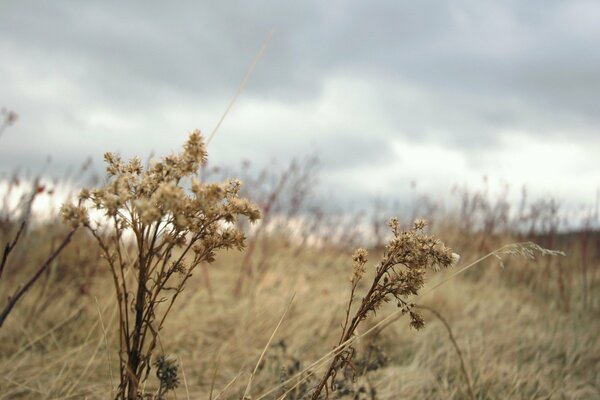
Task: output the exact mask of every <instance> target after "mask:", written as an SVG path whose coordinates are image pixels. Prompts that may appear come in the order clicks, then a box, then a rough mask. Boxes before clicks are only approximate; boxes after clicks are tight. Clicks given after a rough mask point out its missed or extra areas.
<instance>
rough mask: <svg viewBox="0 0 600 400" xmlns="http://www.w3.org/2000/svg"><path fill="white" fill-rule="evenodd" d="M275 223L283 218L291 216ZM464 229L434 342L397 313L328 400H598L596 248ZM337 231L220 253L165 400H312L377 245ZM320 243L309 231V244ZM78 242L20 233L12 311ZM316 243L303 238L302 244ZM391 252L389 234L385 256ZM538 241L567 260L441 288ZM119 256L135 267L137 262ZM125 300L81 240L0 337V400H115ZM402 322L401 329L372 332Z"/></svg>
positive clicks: (179, 317)
mask: <svg viewBox="0 0 600 400" xmlns="http://www.w3.org/2000/svg"><path fill="white" fill-rule="evenodd" d="M284 175H285V174H284ZM305 178H306V177H304V178H302V179H305ZM255 184H257V185H258V183H255ZM293 187H297V185H296V184H294V186H293ZM274 188H275V189H271V190H272V191H271V192H269V191H268V190H267V191H266V194H265V193H264V192H262V194H261V192H260V191H255V193H254V195H253V194H252V187H250V188H249V189H248V197H249V198H250V199H252V197H253V196H254V197H255V198H256V200H255V201H257V202H258V204H259V205H260V206H261V208H262V214H263V218H264V220H266V221H268V218H269V208H271V207H274V205H275V204H274V203H276V201H275V200H274V198H278V199H284V198H288V199H289V198H290V197H291V198H294V196H293V195H289V196H284V195H283V192H285V190H287V189H285V188H284V187H283V186H282V185H274ZM255 189H256V188H255ZM290 190H292V189H290ZM273 193H276V194H277V195H276V196H274V195H273ZM288 194H289V193H288ZM261 196H262V197H261ZM261 199H262V200H261ZM269 199H271V202H269V201H268V200H269ZM252 200H254V199H252ZM280 202H283V200H280ZM292 203H293V202H292ZM288 209H289V208H288ZM488 210H489V207H488ZM463 211H464V210H463ZM278 212H279V215H285V213H283V209H280V210H279V211H278ZM457 213H458V211H457ZM490 215H491V214H490ZM18 216H19V214H15V218H13V219H11V218H10V215H7V216H5V219H4V221H3V225H2V237H1V239H2V243H9V242H11V241H12V240H13V238H14V237H15V235H16V233H17V230H18V228H19V223H18V221H19V218H17V217H18ZM20 216H21V217H22V214H21V215H20ZM424 217H427V216H426V215H425V216H424ZM466 217H467V215H446V217H445V218H444V219H438V220H434V221H432V225H431V230H432V231H433V232H434V233H435V234H436V235H437V236H438V237H439V238H440V239H442V241H444V242H445V243H446V244H447V245H448V246H450V247H451V248H452V251H455V252H457V253H459V254H460V256H461V259H460V262H459V263H458V265H456V266H454V267H452V268H450V269H446V270H443V271H441V272H428V273H427V283H426V284H425V287H424V288H423V289H422V290H421V291H420V293H421V294H420V295H419V296H416V297H412V299H413V301H414V302H415V303H416V305H417V306H419V307H423V308H421V313H422V315H423V317H424V318H425V321H426V325H425V327H424V328H423V329H421V330H418V331H417V330H415V329H413V328H411V327H410V326H409V318H408V317H407V316H406V315H404V316H402V315H401V314H398V313H397V310H398V308H397V307H396V304H395V302H390V303H388V304H384V305H383V306H382V307H381V308H379V309H378V310H377V312H376V314H375V315H372V314H369V316H368V318H367V319H365V320H364V321H363V322H362V324H361V325H360V326H359V328H358V329H357V331H356V332H355V335H359V336H361V340H359V341H357V342H356V343H353V344H352V348H353V349H354V351H355V354H354V356H353V358H352V359H351V360H350V362H349V363H348V364H347V365H346V367H347V368H346V369H345V370H343V369H340V370H339V371H337V372H338V373H337V375H336V377H335V379H336V380H335V382H336V386H337V390H336V391H335V392H331V393H330V398H348V399H400V398H410V399H413V398H414V399H423V398H442V399H463V398H469V397H474V398H478V399H497V398H505V399H593V398H598V397H600V370H599V368H598V365H600V335H598V332H599V331H600V318H598V317H599V316H600V258H599V254H598V245H599V244H598V241H599V236H598V234H597V233H594V232H592V231H589V230H588V231H586V230H584V231H580V232H575V233H572V234H569V235H566V234H560V233H558V232H556V231H553V230H549V231H544V232H541V230H539V229H538V230H537V231H536V230H532V231H530V232H528V233H527V234H524V233H521V234H516V233H514V232H513V233H510V229H508V228H510V227H507V226H504V225H503V226H500V227H498V226H492V227H490V226H483V227H478V228H476V227H473V226H468V224H461V223H458V222H457V221H459V220H462V221H465V220H466ZM271 218H272V220H274V219H275V218H274V217H273V216H271ZM357 218H358V217H357ZM438 218H441V217H439V215H438ZM473 218H475V219H476V218H478V217H473ZM327 223H328V224H331V225H333V226H331V225H330V226H328V227H329V228H330V229H331V231H330V235H329V236H331V237H332V236H337V237H338V239H337V240H336V241H333V240H330V241H328V240H322V241H320V242H318V243H317V242H315V241H314V240H312V241H310V240H301V239H302V235H300V239H299V236H298V234H295V235H291V234H290V233H289V231H286V230H284V229H283V228H281V227H279V228H278V227H275V228H272V229H261V228H255V229H253V230H252V231H251V233H250V235H249V239H248V247H247V249H246V250H245V252H238V251H235V250H229V251H222V252H219V253H218V254H217V258H216V261H215V262H214V263H212V264H210V265H208V264H202V265H201V266H200V267H199V268H198V269H197V270H196V271H195V272H194V276H193V277H192V278H191V279H190V280H189V282H188V284H187V287H186V288H185V290H184V291H183V292H182V293H181V295H180V296H179V298H178V299H177V302H176V303H175V307H174V308H173V310H172V311H171V313H170V314H169V319H168V320H167V323H166V324H165V325H164V327H163V329H162V330H161V331H160V332H159V334H158V345H157V346H156V351H155V353H154V356H153V357H156V356H157V355H158V354H166V355H168V356H169V357H171V359H173V360H175V361H176V364H177V365H178V369H177V376H178V379H179V380H178V383H179V384H178V385H177V388H176V389H175V390H173V391H168V392H166V393H165V394H163V395H162V396H163V397H164V398H178V399H187V398H189V399H209V398H212V399H216V398H221V399H240V398H242V396H243V394H244V392H245V391H246V390H247V391H246V398H248V399H262V398H264V399H277V398H290V399H301V398H309V397H308V396H309V394H310V391H311V389H312V388H314V386H315V385H316V384H317V383H318V381H319V379H320V378H321V376H322V374H323V370H324V369H325V367H326V366H327V363H318V364H317V365H313V363H314V362H315V361H317V360H319V359H321V357H323V356H324V355H326V354H328V353H329V352H330V351H331V350H332V349H333V348H334V347H335V346H336V345H337V344H338V341H339V336H340V332H341V326H342V324H343V322H344V315H345V312H346V308H347V304H348V298H349V295H350V277H351V276H352V274H353V272H352V271H353V262H352V252H353V250H354V247H357V246H359V245H360V242H361V240H365V241H367V239H366V238H364V233H363V235H362V236H361V235H358V234H357V235H352V226H351V225H352V224H350V225H343V224H341V223H339V222H338V225H337V226H336V225H335V222H331V221H329V222H327ZM323 224H325V222H323ZM375 225H376V224H375ZM375 225H374V226H375ZM463 225H464V226H463ZM534 225H535V224H534ZM259 226H260V225H259ZM325 228H326V227H325V226H322V225H321V226H316V225H315V226H313V227H312V228H311V229H313V230H314V231H313V232H312V233H313V234H315V233H316V232H317V231H318V230H319V229H321V231H323V229H325ZM486 229H487V231H486ZM68 232H69V229H68V226H67V225H65V224H63V223H62V222H60V221H58V220H50V221H47V222H46V223H44V224H41V225H40V224H38V225H35V224H32V225H31V226H30V227H28V228H27V229H26V230H25V231H24V232H23V233H22V237H21V238H20V240H19V241H18V242H17V244H16V246H15V247H14V249H13V250H12V252H11V253H10V257H9V259H8V262H7V263H6V266H5V269H4V271H3V275H2V276H1V279H0V292H1V293H3V297H4V298H6V297H7V295H8V294H11V293H13V292H14V291H15V290H16V289H17V287H18V285H20V284H22V283H23V282H25V281H26V280H27V279H29V277H31V276H32V275H33V273H34V272H35V271H36V270H37V268H39V266H40V265H42V264H43V262H44V260H45V259H46V258H47V257H48V255H49V254H50V253H51V250H52V249H56V248H57V246H58V245H59V244H60V243H61V242H62V240H63V238H64V237H65V236H66V235H67V233H68ZM331 232H335V235H333V234H332V233H331ZM310 234H311V232H308V233H306V232H305V235H306V237H304V239H307V237H308V236H310ZM344 235H346V236H344ZM313 236H314V235H313ZM367 236H368V235H367ZM313 239H314V237H313ZM388 239H389V235H384V234H381V240H382V241H385V240H388ZM529 239H533V240H535V241H536V242H538V243H539V244H540V245H542V246H543V247H548V248H553V249H557V250H562V251H564V252H565V253H566V256H564V257H562V256H553V257H550V256H547V257H542V256H537V257H536V259H535V260H530V259H527V258H523V257H518V256H510V255H504V256H502V261H503V268H501V264H500V262H499V260H497V259H496V258H495V257H490V258H488V259H486V260H484V261H483V262H481V263H479V264H477V265H476V266H475V267H473V268H472V269H469V270H466V271H465V272H464V273H461V274H460V275H458V276H456V277H453V278H452V279H449V280H448V281H445V279H446V278H448V277H450V276H451V275H452V274H454V273H456V272H457V271H459V270H460V269H461V267H462V266H464V265H467V264H468V263H469V262H471V261H474V260H476V259H478V258H479V257H481V256H484V255H486V254H488V253H490V252H491V251H493V250H495V249H498V248H501V247H502V246H504V245H506V244H508V243H513V242H522V241H524V240H529ZM369 247H370V249H369V252H370V253H371V254H370V261H369V262H367V264H366V272H365V275H364V278H363V279H362V280H361V281H360V282H359V283H358V285H357V292H356V297H357V298H358V299H359V300H360V298H361V295H364V293H365V291H366V290H367V289H368V286H369V282H370V281H371V280H372V278H373V275H374V271H375V264H376V260H378V259H379V258H380V257H381V255H382V252H383V247H382V243H381V242H378V241H374V240H373V237H371V238H370V239H369ZM125 251H127V252H128V253H129V254H130V255H131V256H133V258H135V254H136V250H135V247H134V246H129V247H126V248H125ZM127 271H128V272H127ZM133 271H135V268H134V269H131V268H130V269H128V270H126V274H129V275H128V276H125V279H126V280H127V281H128V282H130V284H134V282H135V281H136V278H135V275H134V273H133ZM439 283H443V284H441V285H440V286H437V284H439ZM167 290H168V289H167ZM292 298H293V301H292ZM115 299H116V298H115V294H114V286H113V281H112V279H111V274H110V273H109V268H108V265H107V263H106V261H105V260H104V259H102V257H101V250H100V248H99V247H98V245H97V243H96V241H95V240H94V239H93V238H92V237H91V235H90V234H89V233H88V232H87V231H85V230H83V229H80V230H78V231H76V233H75V235H74V236H73V240H72V242H71V243H70V244H69V245H68V246H67V247H66V248H65V250H64V251H63V252H62V253H61V254H60V255H59V256H58V257H57V258H56V260H54V261H53V262H52V263H51V264H50V266H49V268H48V269H46V270H45V271H44V273H43V274H42V275H41V277H40V278H39V279H38V280H37V281H36V282H35V284H34V285H33V287H32V288H31V289H30V290H28V291H27V292H26V293H25V295H24V296H23V297H22V298H21V299H20V301H19V302H18V303H17V304H16V305H15V308H14V309H13V311H12V312H11V313H10V315H9V316H8V318H7V319H6V321H5V323H4V324H3V325H2V326H1V328H0V370H1V371H2V372H1V373H0V376H1V379H0V393H1V395H0V398H2V399H26V398H27V399H29V398H31V399H33V398H35V399H63V398H78V399H79V398H80V399H84V398H87V399H108V398H114V397H115V396H116V390H117V385H118V381H119V356H118V349H119V336H118V332H119V313H118V311H117V310H118V305H117V302H116V301H115ZM290 301H292V302H291V303H290ZM3 306H4V305H3ZM130 306H131V307H132V308H133V303H132V304H131V305H130ZM353 307H354V308H356V304H355V305H354V306H353ZM354 308H353V309H354ZM393 313H396V315H397V316H398V318H392V319H391V320H389V321H388V322H386V323H384V324H383V325H379V326H378V327H377V328H375V329H371V328H373V327H375V325H376V324H377V323H378V322H379V321H382V320H383V319H385V318H386V317H388V316H390V315H392V314H393ZM282 316H283V319H282V320H281V324H280V325H278V322H279V321H280V319H281V318H282ZM277 326H278V328H276V327H277ZM367 331H370V332H369V334H367V335H364V336H363V335H362V334H363V333H364V332H367ZM272 334H274V335H273V337H272V340H271V341H270V337H271V335H272ZM449 334H450V335H451V337H452V340H451V339H450V336H449ZM267 344H269V346H268V348H266V345H267ZM265 348H266V352H265V353H264V356H263V357H262V359H261V362H260V363H259V364H257V362H258V360H259V357H260V356H261V353H262V352H263V350H264V349H265ZM459 354H460V356H459ZM326 361H327V360H326ZM255 368H256V370H255ZM253 371H255V373H254V374H253ZM353 375H354V376H353ZM465 375H466V376H465ZM147 376H148V379H147V380H145V381H144V382H143V384H142V385H141V388H142V389H143V391H144V392H145V393H147V394H148V396H149V398H158V397H152V395H153V394H154V393H156V392H157V390H159V386H160V385H159V380H158V379H157V378H156V376H155V369H154V368H153V369H152V370H151V371H150V372H149V374H148V375H147ZM249 380H251V381H252V384H251V385H248V383H249ZM296 384H298V385H297V386H296V387H295V385H296ZM324 394H325V391H323V395H324ZM282 396H284V397H282Z"/></svg>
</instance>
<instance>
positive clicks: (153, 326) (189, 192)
mask: <svg viewBox="0 0 600 400" xmlns="http://www.w3.org/2000/svg"><path fill="white" fill-rule="evenodd" d="M206 156H207V153H206V148H205V144H204V141H203V139H202V136H201V134H200V132H199V131H194V132H193V133H192V134H191V135H190V136H189V139H188V141H187V142H186V144H185V145H184V150H183V152H182V153H181V154H177V155H170V156H167V157H164V158H162V159H161V160H159V161H155V162H153V163H152V164H151V165H150V166H149V167H147V168H144V167H143V166H142V164H141V161H140V159H139V158H133V159H131V160H130V161H129V162H128V163H124V162H122V161H121V159H120V157H119V156H117V155H115V154H111V153H106V154H105V161H106V163H107V175H108V180H107V183H106V185H105V186H104V187H101V188H99V189H94V190H88V189H84V190H82V192H81V193H80V195H79V203H78V204H77V205H74V204H67V205H64V206H63V208H62V215H63V218H64V219H65V220H67V221H69V222H71V223H72V225H73V226H80V225H82V226H84V227H85V228H86V229H87V230H88V231H89V232H90V233H91V234H92V235H93V237H94V238H95V239H96V240H97V242H98V244H99V246H100V248H101V249H102V253H103V258H104V259H105V260H106V262H107V264H108V266H109V268H110V272H111V274H112V278H113V283H114V288H115V292H116V296H117V301H118V306H119V345H120V351H119V358H120V384H119V387H118V390H117V396H116V398H117V399H136V398H139V396H141V395H142V393H140V390H141V383H142V382H144V381H145V380H146V378H147V377H148V374H149V372H150V368H151V360H150V359H151V357H152V355H153V352H154V350H155V348H156V344H157V339H158V334H159V332H160V330H161V329H162V328H163V326H164V323H165V320H166V317H167V315H168V314H169V312H170V311H171V309H172V307H173V304H174V302H175V300H176V299H177V297H178V296H179V295H180V294H181V292H182V291H183V290H184V287H185V283H186V281H187V280H188V279H189V278H190V277H191V276H192V272H193V271H194V269H195V268H196V267H198V266H199V265H200V264H202V263H212V262H213V261H214V260H215V252H216V251H217V250H220V249H230V248H237V249H238V250H241V249H242V248H243V247H244V246H245V236H244V233H243V232H242V231H240V230H239V229H237V228H236V226H237V225H236V221H237V219H238V217H239V216H246V217H248V218H249V220H250V221H252V222H254V221H256V220H257V219H258V218H259V217H260V212H259V210H258V209H257V207H256V206H255V205H253V204H252V203H250V202H249V201H248V200H246V199H242V198H240V197H239V190H240V185H241V183H240V182H239V181H238V180H232V181H227V182H225V183H210V184H208V183H203V182H200V181H199V180H198V179H197V176H198V171H199V169H200V168H201V166H202V165H203V164H204V163H205V162H206ZM188 186H189V189H187V188H188ZM88 207H89V208H90V209H94V210H98V211H102V212H103V213H104V216H105V218H104V219H102V220H99V221H94V222H93V223H92V222H91V221H90V216H89V213H88ZM126 234H127V235H131V236H132V239H133V242H134V244H135V246H134V248H135V250H134V257H131V254H130V253H131V252H130V251H129V250H128V246H127V241H128V237H126ZM128 272H131V273H133V274H134V275H135V279H134V280H132V279H129V278H128V275H130V274H128ZM160 360H162V359H160V358H159V359H157V362H158V361H160ZM163 364H164V363H163ZM157 365H158V364H157ZM159 370H160V368H159ZM171 371H172V369H171ZM163 375H164V374H163ZM171 375H172V374H171V373H169V379H170V381H169V382H167V383H165V384H166V386H165V385H163V382H162V380H161V389H160V391H161V393H159V395H161V396H162V395H163V394H164V390H163V388H165V387H168V388H172V387H174V386H175V385H176V383H177V380H176V379H175V378H174V377H172V376H171ZM157 396H158V395H157Z"/></svg>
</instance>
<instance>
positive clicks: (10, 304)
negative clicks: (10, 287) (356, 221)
mask: <svg viewBox="0 0 600 400" xmlns="http://www.w3.org/2000/svg"><path fill="white" fill-rule="evenodd" d="M75 231H77V228H75V229H73V230H72V231H71V232H69V234H68V235H67V236H66V237H65V239H64V240H63V241H62V243H61V244H60V246H58V248H57V249H56V250H54V252H53V253H52V254H51V255H50V257H48V259H47V260H46V262H45V263H44V264H42V266H41V267H40V268H39V269H38V271H37V272H36V273H35V274H34V275H33V276H32V277H31V278H30V279H29V281H28V282H27V283H26V284H25V285H24V286H22V287H21V288H20V289H18V290H17V291H16V292H15V294H13V295H12V296H10V297H9V299H8V304H7V305H6V307H5V308H4V310H2V313H0V327H2V324H4V321H5V320H6V318H7V317H8V314H10V312H11V311H12V309H13V307H14V306H15V304H17V302H18V301H19V300H20V299H21V297H23V295H24V294H25V293H26V292H27V291H28V290H29V289H31V287H32V286H33V284H34V283H35V282H36V281H37V280H38V279H39V278H40V276H42V274H43V273H44V271H46V270H47V269H48V267H49V266H50V264H51V263H52V261H54V259H55V258H56V257H57V256H58V255H59V254H60V253H61V252H62V251H63V250H64V248H65V247H67V245H68V244H69V242H70V241H71V238H72V237H73V234H75Z"/></svg>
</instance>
